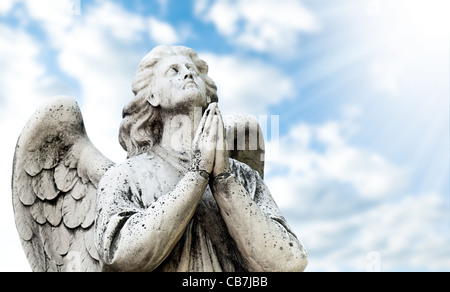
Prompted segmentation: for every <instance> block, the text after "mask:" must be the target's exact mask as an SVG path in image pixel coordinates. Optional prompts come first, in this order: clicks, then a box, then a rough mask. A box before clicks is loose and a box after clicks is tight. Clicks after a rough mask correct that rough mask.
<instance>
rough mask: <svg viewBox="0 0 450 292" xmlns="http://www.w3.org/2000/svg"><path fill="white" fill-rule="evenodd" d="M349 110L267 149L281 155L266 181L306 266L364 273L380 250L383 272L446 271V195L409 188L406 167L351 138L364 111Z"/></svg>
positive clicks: (303, 127)
mask: <svg viewBox="0 0 450 292" xmlns="http://www.w3.org/2000/svg"><path fill="white" fill-rule="evenodd" d="M343 113H344V116H343V117H342V118H341V119H340V120H336V121H330V122H326V123H323V124H319V125H310V124H305V123H301V124H299V125H297V126H295V127H293V128H292V130H291V131H290V132H289V133H288V134H287V135H286V136H284V137H281V139H280V150H281V151H280V152H279V153H271V152H268V153H266V156H274V155H277V157H276V159H270V161H269V162H267V164H266V179H265V180H266V183H267V185H268V187H269V189H270V190H271V192H272V195H273V196H274V198H275V201H276V202H277V204H278V205H279V206H280V208H281V209H282V210H284V212H285V216H286V218H287V220H288V222H289V224H290V225H291V226H292V227H293V228H294V230H295V232H296V233H297V235H298V236H299V238H300V239H301V240H302V242H303V243H304V244H305V246H306V248H307V249H308V251H309V254H310V260H309V265H308V268H307V271H343V270H345V271H366V270H367V269H370V268H373V264H374V263H373V260H374V259H373V258H372V257H371V255H374V254H375V255H377V256H379V261H380V262H379V264H380V265H379V268H380V269H381V270H382V271H390V270H392V271H395V270H397V271H402V270H407V269H411V270H416V271H421V270H425V271H426V270H431V271H433V270H442V269H444V270H445V269H447V270H448V268H449V267H450V265H449V263H450V253H449V252H450V247H449V246H448V242H449V240H450V233H449V232H448V222H449V219H450V218H449V216H450V215H449V207H448V206H449V203H450V202H449V199H448V197H447V196H444V195H442V194H439V193H437V192H434V191H432V190H430V192H424V193H411V192H410V191H408V188H407V187H408V183H409V173H408V171H407V170H406V169H405V168H404V167H402V166H398V165H395V164H393V163H392V162H390V161H389V160H387V159H386V158H384V157H382V156H381V155H379V154H377V153H376V152H372V151H368V150H364V149H361V148H358V147H355V146H353V145H351V144H350V143H349V142H348V140H349V136H351V135H353V134H354V131H355V129H354V128H353V127H352V126H351V124H352V123H357V118H356V119H355V117H357V116H358V113H361V111H360V110H358V109H356V108H354V106H352V107H349V108H346V109H345V110H344V111H343ZM269 144H270V143H269ZM268 146H269V147H268V148H269V149H270V145H268ZM266 149H267V148H266ZM269 158H270V157H269ZM372 251H374V253H371V252H372Z"/></svg>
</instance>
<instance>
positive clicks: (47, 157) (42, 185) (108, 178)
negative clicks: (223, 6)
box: [12, 46, 307, 272]
mask: <svg viewBox="0 0 450 292" xmlns="http://www.w3.org/2000/svg"><path fill="white" fill-rule="evenodd" d="M207 74H208V66H207V64H206V63H205V62H204V61H203V60H201V59H199V57H198V55H197V54H196V53H195V52H194V51H193V50H192V49H189V48H186V47H167V46H159V47H156V48H154V49H153V50H152V51H151V52H150V53H149V54H148V55H147V56H145V57H144V59H143V60H142V61H141V63H140V65H139V67H138V69H137V73H136V76H135V80H134V82H133V92H134V94H135V98H134V99H133V100H132V101H131V102H130V103H129V104H128V105H126V106H125V108H124V110H123V121H122V123H121V126H120V133H119V141H120V144H121V145H122V147H123V148H124V149H125V150H126V151H127V153H128V158H127V160H126V161H125V162H124V163H122V164H119V165H115V164H114V163H113V162H111V161H110V160H109V159H107V158H106V157H104V156H103V155H102V154H101V153H100V152H99V151H98V150H97V149H96V148H95V147H94V146H93V144H92V143H91V142H90V140H89V138H88V137H87V135H86V131H85V128H84V124H83V119H82V115H81V113H80V110H79V108H78V106H77V104H76V102H75V101H74V100H73V99H71V98H68V97H60V98H57V99H55V100H53V101H51V102H50V103H48V104H46V105H44V106H43V107H42V108H41V109H39V110H38V111H37V112H36V113H35V114H34V115H33V116H32V117H31V119H30V120H29V122H28V124H27V125H26V127H25V128H24V130H23V132H22V134H21V136H20V138H19V141H18V143H17V148H16V153H15V157H14V167H13V180H12V191H13V205H14V211H15V220H16V225H17V229H18V232H19V235H20V238H21V242H22V245H23V248H24V251H25V253H26V256H27V258H28V260H29V262H30V264H31V267H32V269H33V270H34V271H191V272H195V271H226V272H230V271H303V270H304V268H305V267H306V264H307V252H306V250H305V249H304V247H303V245H302V244H301V242H300V241H299V240H298V239H297V237H296V236H295V235H294V233H293V232H292V230H291V228H290V227H289V226H288V224H287V223H286V221H285V219H284V217H283V216H282V214H281V213H280V210H279V209H278V207H277V205H276V204H275V202H274V200H273V198H272V196H271V194H270V192H269V190H268V188H267V187H266V185H265V184H264V181H263V179H262V178H261V177H262V170H263V167H264V165H263V162H261V159H258V158H255V155H260V154H261V151H253V152H254V154H252V152H251V151H247V152H248V153H247V154H246V155H243V156H241V157H246V158H245V159H249V161H250V162H251V163H252V164H253V167H254V169H253V168H251V167H249V166H248V165H247V164H245V163H243V162H240V161H238V160H235V159H233V158H232V157H236V156H235V155H233V154H232V153H233V152H231V151H228V149H227V140H226V139H227V138H226V136H227V131H226V130H225V129H226V128H227V126H225V124H224V122H223V119H222V115H221V113H220V110H219V107H218V103H217V102H218V97H217V93H216V90H217V88H216V85H215V83H214V81H213V80H211V79H210V78H209V77H208V75H207ZM237 123H238V124H239V121H238V122H237ZM228 128H229V126H228ZM231 128H233V127H231ZM228 144H230V143H228ZM243 151H245V150H243ZM230 154H232V157H231V158H230ZM252 155H253V156H252ZM245 159H241V160H245ZM244 162H245V161H244ZM255 169H256V170H255Z"/></svg>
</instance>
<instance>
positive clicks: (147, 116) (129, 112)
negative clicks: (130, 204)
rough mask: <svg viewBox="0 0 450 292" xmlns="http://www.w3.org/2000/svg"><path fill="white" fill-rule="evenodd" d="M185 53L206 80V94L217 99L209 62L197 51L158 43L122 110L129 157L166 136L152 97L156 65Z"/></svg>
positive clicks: (122, 134)
mask: <svg viewBox="0 0 450 292" xmlns="http://www.w3.org/2000/svg"><path fill="white" fill-rule="evenodd" d="M176 55H184V56H187V57H189V58H191V59H192V61H193V62H194V64H195V66H197V69H198V71H199V74H200V77H201V78H202V79H203V80H204V81H205V84H206V93H207V96H208V97H209V101H210V102H217V101H218V97H217V87H216V84H215V83H214V81H213V80H212V79H211V78H210V77H208V65H207V64H206V62H205V61H203V60H201V59H200V58H199V57H198V55H197V53H196V52H195V51H194V50H192V49H190V48H187V47H182V46H172V47H169V46H158V47H155V48H154V49H153V50H152V51H151V52H150V53H148V54H147V55H146V56H145V57H144V58H143V59H142V61H141V63H140V64H139V66H138V68H137V71H136V76H135V78H134V81H133V84H132V89H133V93H134V95H135V98H134V99H133V100H132V101H131V102H130V103H129V104H127V105H126V106H125V108H124V109H123V113H122V117H123V120H122V123H121V124H120V130H119V142H120V145H121V146H122V148H123V149H125V151H127V153H128V158H130V157H133V156H136V155H139V154H142V153H145V152H147V151H148V150H150V149H151V148H152V147H153V145H155V144H157V143H158V142H159V140H160V138H161V135H162V123H161V120H160V115H159V111H160V108H159V107H153V106H152V105H151V104H150V103H149V102H148V97H150V96H151V95H152V94H153V93H152V92H151V89H152V87H153V86H151V85H152V83H153V82H155V81H154V74H155V72H154V67H155V65H156V64H157V63H158V62H159V61H160V60H161V59H163V58H165V57H170V56H176Z"/></svg>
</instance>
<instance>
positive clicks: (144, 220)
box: [104, 172, 208, 271]
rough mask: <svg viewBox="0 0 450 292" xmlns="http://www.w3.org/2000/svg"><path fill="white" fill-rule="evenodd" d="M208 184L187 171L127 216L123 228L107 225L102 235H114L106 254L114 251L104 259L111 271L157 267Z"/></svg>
mask: <svg viewBox="0 0 450 292" xmlns="http://www.w3.org/2000/svg"><path fill="white" fill-rule="evenodd" d="M207 183H208V181H207V180H206V179H205V178H203V177H202V176H201V175H199V174H198V173H195V172H188V173H187V174H186V175H185V177H184V178H183V179H182V180H181V181H180V182H179V183H178V184H177V186H176V187H175V188H174V190H173V191H172V192H170V193H168V194H166V195H164V196H161V197H160V198H159V199H158V200H156V201H155V202H154V203H152V204H151V205H150V206H149V207H148V208H147V210H145V211H143V212H138V213H135V214H133V215H132V216H130V217H129V218H128V219H127V220H126V222H125V223H124V224H123V226H122V227H118V226H117V225H118V224H114V223H113V224H112V225H111V226H108V228H107V229H106V232H105V235H104V236H114V237H117V239H116V240H114V241H112V242H113V244H111V246H108V249H109V253H110V254H111V253H113V255H112V256H109V257H110V259H109V262H107V264H108V265H109V266H110V268H111V270H116V269H117V270H121V271H125V270H129V271H143V270H145V271H149V270H153V269H155V268H157V267H158V266H159V265H160V264H161V262H163V261H164V259H165V258H166V257H167V256H168V255H169V254H170V252H171V251H172V249H173V248H174V246H175V245H176V243H177V242H178V241H179V239H180V237H181V236H182V234H183V232H184V230H185V229H186V226H187V224H188V223H189V221H190V220H191V218H192V216H193V214H194V212H195V210H196V207H197V204H198V202H199V201H200V199H201V197H202V195H203V193H204V191H205V188H206V185H207ZM116 216H117V215H116ZM114 217H115V216H113V217H112V218H111V219H112V220H111V221H112V222H113V221H114ZM119 228H120V229H119Z"/></svg>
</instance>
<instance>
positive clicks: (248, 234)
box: [213, 175, 308, 272]
mask: <svg viewBox="0 0 450 292" xmlns="http://www.w3.org/2000/svg"><path fill="white" fill-rule="evenodd" d="M256 180H257V181H256V187H255V190H254V192H255V194H254V196H253V198H252V196H250V194H249V192H248V190H247V189H246V188H245V187H244V186H243V185H242V183H241V182H240V181H239V180H238V179H237V178H236V176H235V175H231V176H228V177H222V178H220V177H219V178H218V179H216V180H215V182H214V183H213V194H214V197H215V199H216V202H217V204H218V206H219V209H220V212H221V214H222V217H223V219H224V221H225V223H226V225H227V227H228V230H229V232H230V234H231V236H232V237H233V239H234V241H235V242H236V245H237V247H238V249H239V251H240V252H241V255H242V258H243V259H244V261H245V262H246V264H247V267H248V269H249V270H250V271H269V272H274V271H290V272H294V271H303V270H304V269H305V267H306V265H307V262H308V260H307V252H306V250H305V248H304V247H303V245H302V244H301V242H300V241H299V240H298V239H297V237H296V236H295V235H294V234H293V233H292V231H291V230H290V228H289V227H288V226H287V224H286V222H285V220H284V218H283V217H282V216H281V214H280V212H279V209H278V207H277V205H276V204H275V203H274V201H273V199H272V197H271V195H270V192H269V190H268V188H267V187H266V186H265V184H264V182H263V181H262V180H261V179H260V178H259V176H256ZM269 213H271V214H269Z"/></svg>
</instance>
